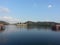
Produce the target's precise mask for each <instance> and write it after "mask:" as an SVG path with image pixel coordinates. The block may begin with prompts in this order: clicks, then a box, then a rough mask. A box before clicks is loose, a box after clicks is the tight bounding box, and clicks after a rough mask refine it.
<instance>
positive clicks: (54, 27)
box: [52, 24, 60, 30]
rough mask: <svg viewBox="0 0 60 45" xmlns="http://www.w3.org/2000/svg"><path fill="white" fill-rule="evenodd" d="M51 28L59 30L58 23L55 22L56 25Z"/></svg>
mask: <svg viewBox="0 0 60 45" xmlns="http://www.w3.org/2000/svg"><path fill="white" fill-rule="evenodd" d="M52 29H53V30H60V25H59V24H57V25H55V26H53V27H52Z"/></svg>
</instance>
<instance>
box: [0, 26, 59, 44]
mask: <svg viewBox="0 0 60 45" xmlns="http://www.w3.org/2000/svg"><path fill="white" fill-rule="evenodd" d="M5 27H6V29H5V30H3V31H0V45H60V32H59V31H52V30H51V29H50V28H26V27H25V28H20V27H17V26H14V25H8V26H5Z"/></svg>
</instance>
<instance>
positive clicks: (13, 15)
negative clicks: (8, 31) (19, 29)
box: [0, 0, 60, 23]
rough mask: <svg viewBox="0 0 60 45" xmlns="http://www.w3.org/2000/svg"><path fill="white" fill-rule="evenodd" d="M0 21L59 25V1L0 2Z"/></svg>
mask: <svg viewBox="0 0 60 45" xmlns="http://www.w3.org/2000/svg"><path fill="white" fill-rule="evenodd" d="M0 20H3V21H7V22H10V23H16V22H26V21H34V22H37V21H54V22H59V23H60V0H0Z"/></svg>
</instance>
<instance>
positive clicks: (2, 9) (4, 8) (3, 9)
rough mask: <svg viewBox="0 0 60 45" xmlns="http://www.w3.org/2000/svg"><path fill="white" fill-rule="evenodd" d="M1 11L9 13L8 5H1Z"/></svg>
mask: <svg viewBox="0 0 60 45" xmlns="http://www.w3.org/2000/svg"><path fill="white" fill-rule="evenodd" d="M0 12H1V13H9V12H10V10H9V8H6V7H0Z"/></svg>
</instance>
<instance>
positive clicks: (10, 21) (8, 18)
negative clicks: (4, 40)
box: [0, 16, 19, 23]
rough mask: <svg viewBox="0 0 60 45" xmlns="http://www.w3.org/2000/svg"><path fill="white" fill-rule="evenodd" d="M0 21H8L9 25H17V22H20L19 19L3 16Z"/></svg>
mask: <svg viewBox="0 0 60 45" xmlns="http://www.w3.org/2000/svg"><path fill="white" fill-rule="evenodd" d="M0 20H2V21H6V22H9V23H17V22H19V19H16V18H13V17H11V16H2V17H0Z"/></svg>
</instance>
